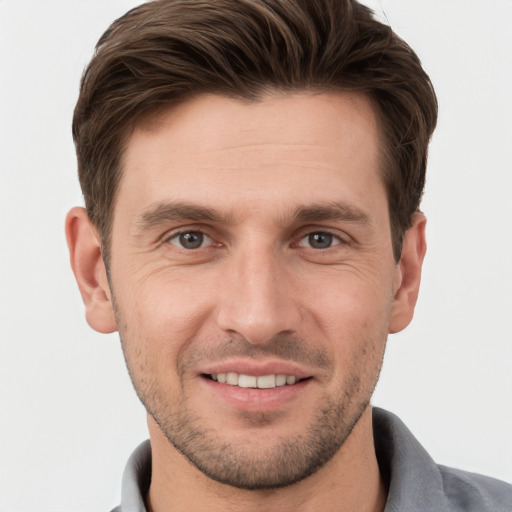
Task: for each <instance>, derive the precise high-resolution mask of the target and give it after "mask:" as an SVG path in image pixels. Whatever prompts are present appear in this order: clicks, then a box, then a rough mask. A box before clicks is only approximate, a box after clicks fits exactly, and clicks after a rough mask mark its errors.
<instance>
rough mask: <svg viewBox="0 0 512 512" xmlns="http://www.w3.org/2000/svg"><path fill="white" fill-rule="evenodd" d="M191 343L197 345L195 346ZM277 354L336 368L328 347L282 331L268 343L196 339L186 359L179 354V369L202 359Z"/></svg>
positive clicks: (244, 340) (202, 360)
mask: <svg viewBox="0 0 512 512" xmlns="http://www.w3.org/2000/svg"><path fill="white" fill-rule="evenodd" d="M191 347H194V348H193V349H192V350H190V349H191ZM270 356H272V357H277V358H279V359H282V360H284V361H291V362H294V363H299V364H301V363H302V364H305V365H308V366H314V367H316V368H320V369H323V370H332V367H333V360H332V357H331V356H330V354H329V352H328V351H327V350H326V349H325V348H319V347H312V346H311V345H309V344H308V343H306V341H305V340H303V339H302V338H299V337H297V336H293V335H286V334H279V335H275V336H273V337H272V338H271V339H269V340H268V341H266V342H264V343H251V342H249V341H247V340H246V339H245V338H243V337H235V336H233V337H230V338H226V339H224V340H222V341H221V342H219V343H216V344H215V345H212V344H207V345H205V344H204V343H200V342H198V343H192V344H191V345H190V347H189V350H187V351H186V354H183V359H182V361H179V359H181V358H178V371H179V373H181V371H184V370H185V369H187V368H189V367H194V366H197V365H199V364H200V363H202V362H203V363H204V362H208V363H212V362H213V363H215V362H221V361H224V360H226V359H229V358H232V357H244V358H249V359H264V358H267V357H270ZM180 370H181V371H180Z"/></svg>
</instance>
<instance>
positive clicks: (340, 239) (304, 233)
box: [295, 226, 352, 247]
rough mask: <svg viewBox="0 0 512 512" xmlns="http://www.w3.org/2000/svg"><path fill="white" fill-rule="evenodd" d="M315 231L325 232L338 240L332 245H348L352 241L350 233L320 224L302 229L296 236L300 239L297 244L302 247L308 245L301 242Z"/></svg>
mask: <svg viewBox="0 0 512 512" xmlns="http://www.w3.org/2000/svg"><path fill="white" fill-rule="evenodd" d="M315 233H324V234H326V235H330V236H332V237H333V238H334V239H335V240H337V243H335V244H333V245H332V247H335V246H338V245H348V244H350V243H351V241H352V238H351V237H350V236H349V235H348V234H346V233H345V232H340V231H339V230H337V229H333V228H328V227H320V226H318V227H317V226H308V227H307V228H306V229H303V230H301V231H300V233H299V234H298V236H297V238H296V240H298V241H297V242H296V243H295V245H297V246H300V247H306V245H303V244H301V243H300V242H302V241H303V240H304V239H305V238H307V237H308V236H310V235H313V234H315Z"/></svg>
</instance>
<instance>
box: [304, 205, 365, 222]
mask: <svg viewBox="0 0 512 512" xmlns="http://www.w3.org/2000/svg"><path fill="white" fill-rule="evenodd" d="M294 218H295V219H296V220H298V221H302V222H312V221H322V220H338V221H344V222H353V223H356V224H370V217H369V216H368V214H367V213H365V212H364V211H363V210H361V209H360V208H357V207H355V206H352V205H348V204H344V203H337V202H334V203H328V204H313V205H308V206H300V207H298V208H297V209H296V210H295V212H294Z"/></svg>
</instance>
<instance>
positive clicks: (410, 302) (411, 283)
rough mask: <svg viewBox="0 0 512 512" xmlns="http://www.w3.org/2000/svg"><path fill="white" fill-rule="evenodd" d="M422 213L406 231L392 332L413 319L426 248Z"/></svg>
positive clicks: (396, 284) (393, 306)
mask: <svg viewBox="0 0 512 512" xmlns="http://www.w3.org/2000/svg"><path fill="white" fill-rule="evenodd" d="M426 223H427V220H426V218H425V216H424V215H423V214H422V213H415V214H414V222H413V225H412V226H411V227H410V228H409V229H408V230H407V231H406V233H405V235H404V241H403V249H402V256H401V258H400V261H399V262H398V264H397V268H396V276H395V286H394V296H393V303H392V307H391V317H390V322H389V332H390V333H391V334H392V333H396V332H399V331H401V330H403V329H405V328H406V327H407V326H408V325H409V323H410V322H411V320H412V317H413V315H414V308H415V306H416V300H417V299H418V292H419V288H420V281H421V269H422V266H423V259H424V258H425V253H426V250H427V243H426V240H425V226H426Z"/></svg>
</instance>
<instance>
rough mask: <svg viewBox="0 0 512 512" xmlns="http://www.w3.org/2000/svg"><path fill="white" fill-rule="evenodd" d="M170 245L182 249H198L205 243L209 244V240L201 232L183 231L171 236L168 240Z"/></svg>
mask: <svg viewBox="0 0 512 512" xmlns="http://www.w3.org/2000/svg"><path fill="white" fill-rule="evenodd" d="M168 241H169V242H170V243H171V244H173V245H176V246H178V247H181V248H182V249H189V250H191V249H200V248H201V247H203V246H204V244H205V243H210V242H211V238H210V237H209V236H207V235H205V234H204V233H203V232H202V231H183V232H181V233H176V234H175V235H173V236H171V237H170V238H169V240H168Z"/></svg>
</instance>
